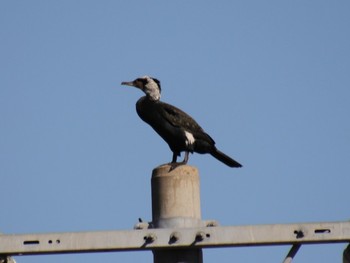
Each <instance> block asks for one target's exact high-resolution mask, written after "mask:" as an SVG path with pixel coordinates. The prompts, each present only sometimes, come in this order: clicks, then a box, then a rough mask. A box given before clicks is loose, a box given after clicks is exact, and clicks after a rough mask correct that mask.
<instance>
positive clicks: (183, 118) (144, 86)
mask: <svg viewBox="0 0 350 263" xmlns="http://www.w3.org/2000/svg"><path fill="white" fill-rule="evenodd" d="M122 85H127V86H133V87H136V88H139V89H140V90H142V91H143V92H144V93H145V94H146V96H144V97H141V98H140V99H139V100H138V101H137V103H136V111H137V114H138V115H139V116H140V118H141V119H142V120H143V121H144V122H146V123H148V124H149V125H151V126H152V128H153V129H154V130H155V131H156V132H157V133H158V134H159V135H160V136H161V137H162V138H163V139H164V140H165V141H166V142H167V143H168V145H169V147H170V149H171V151H172V152H173V159H172V161H171V165H172V166H174V167H176V166H177V165H181V164H186V163H187V161H188V155H189V153H193V152H197V153H201V154H203V153H210V154H211V155H212V156H214V157H215V158H216V159H218V160H219V161H221V162H223V163H224V164H226V165H228V166H230V167H242V165H241V164H240V163H238V162H236V161H235V160H233V159H232V158H231V157H229V156H227V155H226V154H224V153H222V152H221V151H219V150H218V149H217V148H216V147H215V142H214V140H213V139H212V138H211V137H210V136H209V135H208V134H207V133H205V131H204V130H203V129H202V128H201V127H200V126H199V125H198V123H197V122H196V121H195V120H194V119H193V118H192V117H191V116H189V115H188V114H186V113H185V112H183V111H182V110H180V109H178V108H176V107H175V106H172V105H170V104H167V103H164V102H161V101H160V93H161V86H160V81H159V80H157V79H155V78H152V77H149V76H144V77H141V78H137V79H135V80H134V81H129V82H122ZM181 152H185V157H184V160H183V161H182V162H179V163H177V162H176V160H177V157H178V156H180V153H181Z"/></svg>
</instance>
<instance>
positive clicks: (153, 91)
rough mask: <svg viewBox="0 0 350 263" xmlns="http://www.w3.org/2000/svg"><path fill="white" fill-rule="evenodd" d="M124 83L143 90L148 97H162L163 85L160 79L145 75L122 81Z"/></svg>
mask: <svg viewBox="0 0 350 263" xmlns="http://www.w3.org/2000/svg"><path fill="white" fill-rule="evenodd" d="M122 85H126V86H132V87H135V88H139V89H140V90H142V91H143V92H144V93H145V94H146V96H147V97H148V98H150V99H151V100H154V101H157V100H159V99H160V93H161V87H160V81H159V80H158V79H155V78H152V77H149V76H144V77H140V78H137V79H135V80H133V81H125V82H122Z"/></svg>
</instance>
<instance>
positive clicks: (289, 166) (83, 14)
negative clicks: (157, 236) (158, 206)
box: [0, 0, 350, 263]
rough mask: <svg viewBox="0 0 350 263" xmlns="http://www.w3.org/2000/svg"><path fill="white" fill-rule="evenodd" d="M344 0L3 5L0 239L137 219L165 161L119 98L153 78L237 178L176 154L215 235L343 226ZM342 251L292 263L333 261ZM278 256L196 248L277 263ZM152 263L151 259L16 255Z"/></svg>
mask: <svg viewBox="0 0 350 263" xmlns="http://www.w3.org/2000/svg"><path fill="white" fill-rule="evenodd" d="M349 11H350V3H349V1H323V0H317V1H316V0H311V1H299V0H296V1H219V2H218V1H216V2H215V3H214V1H211V2H209V1H192V2H188V1H173V2H164V1H147V2H146V1H124V2H121V1H2V2H1V3H0V39H1V41H0V72H1V77H0V113H1V115H0V123H1V129H0V176H1V185H2V198H1V199H0V207H1V211H2V213H1V214H2V216H1V217H0V218H1V219H0V231H1V232H3V233H37V232H41V233H44V232H61V231H62V232H66V231H93V230H116V229H131V228H132V227H133V225H134V223H136V222H137V219H138V218H139V217H141V218H143V219H144V220H151V195H150V176H151V171H152V169H153V168H154V167H156V166H158V165H159V164H162V163H165V162H168V161H170V160H171V157H172V154H171V152H170V150H169V148H168V146H167V145H166V143H165V142H163V141H162V139H161V138H160V137H158V135H157V134H156V133H155V132H154V131H153V130H152V129H151V128H150V127H148V125H146V124H145V123H143V122H142V121H141V120H140V119H139V117H138V116H137V114H136V112H135V103H136V101H137V99H138V98H139V97H140V96H142V93H141V92H140V91H138V90H136V89H132V88H128V87H124V86H121V85H120V83H121V82H122V81H127V80H133V79H134V78H136V77H139V76H143V75H145V74H148V75H151V76H154V77H156V78H158V79H160V81H161V83H162V90H163V96H162V100H163V101H166V102H168V103H171V104H174V105H176V106H178V107H180V108H181V109H183V110H185V111H186V112H188V113H189V114H191V115H192V116H193V117H194V118H195V119H196V120H197V121H198V122H199V123H200V124H201V126H202V127H203V128H204V129H205V130H206V131H207V132H208V133H209V134H210V135H211V136H212V137H213V138H214V139H215V141H216V143H217V147H218V148H219V149H220V150H222V151H223V152H225V153H227V154H229V155H231V156H232V157H234V158H235V159H237V160H238V161H239V162H241V163H242V164H243V165H244V167H243V168H242V169H230V168H228V167H226V166H225V165H223V164H222V163H220V162H218V161H217V160H215V159H214V158H212V157H211V156H210V155H191V156H190V161H189V164H191V165H194V166H196V167H198V169H199V171H200V176H201V201H202V218H203V219H216V220H218V221H219V222H220V223H221V225H249V224H273V223H294V222H321V221H345V220H349V218H350V214H349V194H348V193H349V184H350V177H349V171H350V162H349V157H350V150H349V149H350V123H349V113H350V70H349V69H350V49H349V47H350V34H349V27H350V16H349ZM344 247H345V245H344V244H337V245H308V246H303V247H302V248H301V249H300V251H299V253H298V255H297V257H296V259H295V260H296V262H341V254H342V251H343V249H344ZM288 250H289V247H287V246H281V247H259V248H226V249H208V250H205V251H204V260H205V262H256V261H257V259H259V262H281V261H282V259H283V257H284V256H285V255H286V254H287V252H288ZM16 260H17V262H19V263H31V262H62V260H65V261H66V262H96V261H97V260H98V261H100V260H106V261H108V262H112V261H113V262H136V261H140V260H142V261H143V262H152V254H151V253H150V252H130V253H127V252H123V253H107V254H89V255H58V256H24V257H16Z"/></svg>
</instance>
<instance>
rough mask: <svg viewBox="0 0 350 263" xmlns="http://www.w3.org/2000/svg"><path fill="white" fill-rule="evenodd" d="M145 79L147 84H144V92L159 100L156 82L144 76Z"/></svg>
mask: <svg viewBox="0 0 350 263" xmlns="http://www.w3.org/2000/svg"><path fill="white" fill-rule="evenodd" d="M144 78H146V79H147V84H146V85H145V89H144V92H145V93H146V95H148V96H149V97H150V98H151V99H152V100H155V101H156V100H160V90H159V87H158V84H157V83H156V82H155V81H154V80H153V79H152V78H150V77H148V76H144Z"/></svg>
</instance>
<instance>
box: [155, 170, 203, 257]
mask: <svg viewBox="0 0 350 263" xmlns="http://www.w3.org/2000/svg"><path fill="white" fill-rule="evenodd" d="M151 185H152V225H153V227H154V228H174V229H175V230H174V231H175V232H174V234H173V236H172V238H170V239H169V244H171V243H174V244H175V243H176V242H177V241H178V240H179V239H181V236H179V235H178V233H177V232H176V228H188V227H200V226H202V221H201V209H200V187H199V175H198V170H197V168H195V167H193V166H189V165H181V166H179V167H177V168H175V169H174V170H170V166H169V165H162V166H159V167H157V168H155V169H154V170H153V173H152V180H151ZM153 257H154V263H164V262H167V263H179V262H181V263H202V262H203V256H202V250H201V249H165V250H153Z"/></svg>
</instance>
